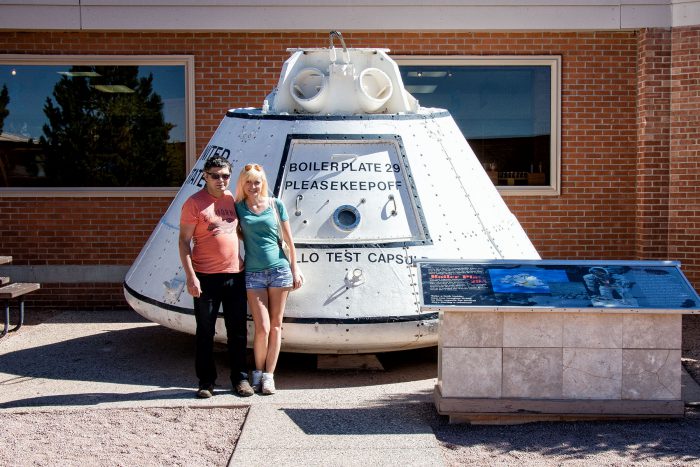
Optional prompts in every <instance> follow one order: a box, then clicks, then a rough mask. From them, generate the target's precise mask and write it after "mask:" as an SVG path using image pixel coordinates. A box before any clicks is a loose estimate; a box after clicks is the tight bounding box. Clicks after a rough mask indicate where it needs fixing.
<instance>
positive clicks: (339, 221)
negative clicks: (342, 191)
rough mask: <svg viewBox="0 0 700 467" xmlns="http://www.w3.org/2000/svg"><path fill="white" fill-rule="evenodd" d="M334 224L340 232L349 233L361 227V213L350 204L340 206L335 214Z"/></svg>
mask: <svg viewBox="0 0 700 467" xmlns="http://www.w3.org/2000/svg"><path fill="white" fill-rule="evenodd" d="M333 223H334V224H335V226H336V227H338V228H339V229H340V230H343V231H346V232H349V231H351V230H353V229H355V228H357V226H358V225H360V211H358V210H357V208H355V206H350V205H349V204H344V205H342V206H338V207H337V208H336V210H335V211H334V212H333Z"/></svg>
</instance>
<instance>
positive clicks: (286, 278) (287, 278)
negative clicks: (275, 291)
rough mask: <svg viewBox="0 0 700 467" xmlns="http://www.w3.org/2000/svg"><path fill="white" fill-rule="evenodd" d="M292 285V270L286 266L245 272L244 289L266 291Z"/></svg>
mask: <svg viewBox="0 0 700 467" xmlns="http://www.w3.org/2000/svg"><path fill="white" fill-rule="evenodd" d="M293 285H294V278H293V277H292V270H291V269H289V268H288V267H287V266H285V267H281V268H270V269H265V270H263V271H254V272H248V271H246V272H245V288H246V289H266V288H268V287H281V288H287V287H292V286H293Z"/></svg>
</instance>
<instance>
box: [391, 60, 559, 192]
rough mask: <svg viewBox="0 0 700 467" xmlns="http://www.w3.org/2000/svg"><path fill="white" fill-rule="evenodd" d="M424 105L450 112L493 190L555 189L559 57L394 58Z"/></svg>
mask: <svg viewBox="0 0 700 467" xmlns="http://www.w3.org/2000/svg"><path fill="white" fill-rule="evenodd" d="M397 62H398V64H399V67H400V70H401V75H402V78H403V81H404V85H405V86H406V89H407V90H408V92H410V93H411V94H412V95H413V96H414V97H415V98H417V99H418V100H419V102H420V105H421V106H423V107H438V108H444V109H447V110H449V111H450V113H451V114H452V116H453V117H454V119H455V121H456V122H457V125H458V126H459V128H460V130H461V131H462V133H463V134H464V137H465V138H466V139H467V141H468V142H469V145H470V146H471V148H472V149H473V150H474V152H475V154H476V156H477V158H478V159H479V161H480V162H481V164H482V165H483V167H484V169H485V170H486V172H487V173H488V175H489V177H490V178H491V180H492V181H493V183H494V184H495V185H497V186H503V187H513V189H517V188H518V187H520V188H523V189H525V190H527V189H530V188H532V187H540V188H549V189H552V188H554V189H556V187H557V185H558V180H557V177H558V174H557V167H558V160H559V159H558V157H559V155H558V152H559V149H558V143H557V141H558V131H559V129H558V108H559V97H558V91H559V90H558V82H559V80H558V78H559V77H558V58H544V59H543V58H538V59H522V60H520V59H517V58H514V57H503V58H498V57H496V58H488V59H484V58H465V59H455V58H450V59H445V58H440V57H425V58H412V57H406V58H405V59H397Z"/></svg>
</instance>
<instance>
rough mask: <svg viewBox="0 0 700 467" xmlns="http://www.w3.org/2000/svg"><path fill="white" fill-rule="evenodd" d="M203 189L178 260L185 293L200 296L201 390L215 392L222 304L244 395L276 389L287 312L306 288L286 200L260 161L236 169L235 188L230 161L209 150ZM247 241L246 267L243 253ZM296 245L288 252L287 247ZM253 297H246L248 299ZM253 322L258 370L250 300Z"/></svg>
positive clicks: (193, 203) (235, 377)
mask: <svg viewBox="0 0 700 467" xmlns="http://www.w3.org/2000/svg"><path fill="white" fill-rule="evenodd" d="M202 176H203V179H204V182H205V183H206V184H205V186H204V188H203V189H202V190H200V191H199V192H197V193H195V194H194V195H192V196H190V197H189V198H188V199H187V201H185V204H184V205H183V206H182V214H181V217H180V240H179V250H180V260H181V261H182V266H183V268H184V270H185V274H186V276H187V292H188V293H189V294H190V295H192V296H193V297H194V312H195V319H196V322H197V331H196V351H195V371H196V373H197V378H199V390H198V391H197V397H199V398H208V397H211V396H212V395H213V390H214V382H215V381H216V376H217V373H216V365H215V364H214V355H213V348H214V334H215V327H216V318H217V316H218V313H219V307H220V306H223V312H224V323H225V324H226V334H227V337H228V358H229V364H230V367H231V383H232V385H233V388H234V391H235V392H236V393H237V394H238V395H239V396H252V395H253V393H254V392H262V393H263V394H273V393H274V392H275V381H274V376H273V374H274V371H275V366H276V365H277V358H278V356H279V352H280V346H281V344H282V317H283V315H284V307H285V303H286V300H287V295H288V294H289V291H290V290H294V289H297V288H299V287H301V285H302V282H303V278H302V276H301V271H300V270H299V269H298V268H297V264H296V251H295V249H294V241H293V239H292V233H291V229H290V227H289V216H288V215H287V210H286V209H285V207H284V204H282V202H281V201H280V200H278V199H276V198H271V197H268V196H267V193H268V186H267V178H266V177H265V172H264V171H263V169H262V167H261V166H259V165H258V164H247V165H246V166H245V167H244V168H243V170H241V172H240V175H239V176H238V182H237V183H236V188H235V197H234V195H233V194H232V193H231V191H230V190H229V182H230V178H231V163H230V162H229V161H228V160H226V159H224V158H222V157H218V156H215V157H211V158H209V159H208V160H207V161H206V162H205V164H204V173H203V174H202ZM239 238H242V239H243V243H244V245H245V267H244V264H243V260H242V259H241V256H240V252H239V248H238V245H239V241H238V240H239ZM282 240H284V241H285V242H286V243H287V245H289V247H290V252H289V258H287V257H286V256H285V253H284V252H283V250H282V248H281V241H282ZM246 299H247V304H246ZM246 305H247V306H249V307H250V311H251V314H252V315H253V322H254V323H255V337H254V340H253V353H254V356H255V371H253V374H252V377H251V379H250V381H249V380H248V370H247V365H246V345H247V317H246V316H247V309H246V308H247V306H246Z"/></svg>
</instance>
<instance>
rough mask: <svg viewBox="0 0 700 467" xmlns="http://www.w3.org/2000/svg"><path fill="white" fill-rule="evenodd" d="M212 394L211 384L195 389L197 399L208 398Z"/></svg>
mask: <svg viewBox="0 0 700 467" xmlns="http://www.w3.org/2000/svg"><path fill="white" fill-rule="evenodd" d="M213 395H214V388H213V387H212V386H209V387H203V388H199V390H198V391H197V398H198V399H209V398H210V397H211V396H213Z"/></svg>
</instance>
